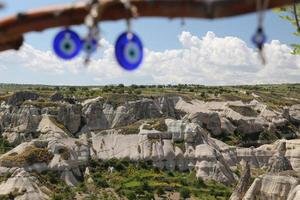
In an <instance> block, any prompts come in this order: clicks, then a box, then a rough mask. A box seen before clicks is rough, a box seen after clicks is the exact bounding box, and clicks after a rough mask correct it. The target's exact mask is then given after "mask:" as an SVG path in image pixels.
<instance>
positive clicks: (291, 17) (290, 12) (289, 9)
mask: <svg viewBox="0 0 300 200" xmlns="http://www.w3.org/2000/svg"><path fill="white" fill-rule="evenodd" d="M277 11H279V12H283V13H284V15H282V16H280V17H281V18H283V19H285V20H287V21H289V22H290V23H291V24H292V25H293V26H294V27H295V29H296V31H295V32H294V35H295V36H298V37H299V36H300V30H298V28H297V24H296V19H295V14H294V7H293V6H285V7H282V8H279V9H277ZM296 12H297V15H298V16H297V17H298V21H300V18H299V13H300V6H299V4H297V5H296ZM292 47H294V50H293V53H294V54H300V44H292Z"/></svg>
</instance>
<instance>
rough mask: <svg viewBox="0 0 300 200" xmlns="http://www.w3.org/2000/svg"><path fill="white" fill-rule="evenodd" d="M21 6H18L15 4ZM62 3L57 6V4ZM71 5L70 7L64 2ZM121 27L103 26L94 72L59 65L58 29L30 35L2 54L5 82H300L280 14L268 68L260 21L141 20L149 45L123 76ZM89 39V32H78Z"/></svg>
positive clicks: (0, 78)
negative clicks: (258, 34)
mask: <svg viewBox="0 0 300 200" xmlns="http://www.w3.org/2000/svg"><path fill="white" fill-rule="evenodd" d="M29 1H30V2H31V4H30V3H28V2H27V1H26V2H27V4H25V3H19V4H18V6H17V7H13V8H12V6H11V5H12V2H14V1H7V9H6V10H4V11H3V12H2V13H1V15H0V16H5V15H9V14H11V13H14V12H18V11H20V10H26V9H28V4H29V5H30V6H31V7H30V8H32V7H39V6H43V5H48V4H50V1H49V2H48V1H45V2H44V1H43V4H42V3H40V2H41V1H37V0H36V1H35V0H29ZM15 2H17V1H15ZM57 2H62V1H51V4H52V3H57ZM65 2H68V1H65ZM124 24H125V23H124V22H123V21H119V22H115V23H103V24H100V25H101V27H102V30H103V38H102V40H101V44H102V48H101V50H99V51H98V52H97V54H96V55H95V56H94V57H93V59H92V62H91V63H90V65H89V66H84V65H83V57H82V55H81V56H78V57H77V58H76V59H74V60H72V61H63V60H60V59H59V58H57V57H56V56H55V55H54V54H53V52H52V48H51V43H52V38H53V36H54V35H55V33H56V32H57V31H58V30H59V29H54V30H48V31H44V32H42V33H30V34H27V35H26V37H25V44H24V45H23V47H22V48H21V49H20V50H19V51H17V52H16V51H6V52H3V53H0V61H1V62H0V82H6V83H32V84H35V83H39V84H52V85H55V84H67V85H104V84H118V83H125V84H177V83H193V84H205V85H228V84H230V85H231V84H257V83H285V82H300V56H295V55H292V54H291V53H290V52H291V48H290V47H289V44H291V43H295V42H299V38H296V37H294V36H293V35H292V32H293V27H291V25H290V24H288V23H287V22H285V21H283V20H281V19H280V18H279V17H278V15H277V14H274V13H273V12H268V14H267V18H266V21H265V28H266V32H267V35H268V43H267V44H266V46H265V52H264V53H265V57H266V60H267V64H266V65H262V64H261V62H260V60H259V57H258V53H257V51H256V49H255V48H254V47H253V45H252V44H251V41H250V39H249V38H251V36H252V34H253V32H254V31H255V27H256V15H255V14H252V15H246V16H240V17H235V18H229V19H221V20H214V21H210V20H195V19H186V25H185V26H183V27H182V26H180V20H173V21H169V20H166V19H157V18H155V19H140V20H138V21H135V22H134V24H133V25H134V30H135V32H136V33H138V34H139V35H140V37H141V38H142V40H143V42H144V44H145V59H144V61H143V64H142V65H141V66H140V67H139V68H138V69H137V70H135V71H134V72H126V71H124V70H122V69H121V68H120V67H119V66H118V64H117V63H116V61H115V58H114V48H113V44H114V40H115V38H116V37H117V36H118V34H120V33H121V32H122V31H124V29H125V25H124ZM72 28H73V29H74V30H76V31H78V32H79V33H80V34H85V32H86V30H85V28H84V27H83V26H78V27H72Z"/></svg>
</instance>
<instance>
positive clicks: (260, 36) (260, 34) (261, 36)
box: [252, 0, 268, 64]
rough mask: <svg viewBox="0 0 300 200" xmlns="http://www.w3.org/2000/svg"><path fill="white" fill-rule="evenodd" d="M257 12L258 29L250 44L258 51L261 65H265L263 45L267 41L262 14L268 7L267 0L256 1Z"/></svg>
mask: <svg viewBox="0 0 300 200" xmlns="http://www.w3.org/2000/svg"><path fill="white" fill-rule="evenodd" d="M256 6H257V12H258V28H257V30H256V32H255V34H254V35H253V37H252V42H253V44H255V46H256V47H257V48H258V50H259V55H260V58H261V61H262V63H263V64H265V63H266V59H265V56H264V53H263V47H264V44H265V43H266V41H267V37H266V34H265V33H264V29H263V21H264V12H265V10H266V9H267V6H268V0H257V1H256Z"/></svg>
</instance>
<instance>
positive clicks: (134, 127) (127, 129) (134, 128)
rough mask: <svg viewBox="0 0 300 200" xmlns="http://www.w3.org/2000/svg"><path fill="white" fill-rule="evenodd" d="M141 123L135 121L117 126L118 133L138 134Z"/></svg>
mask: <svg viewBox="0 0 300 200" xmlns="http://www.w3.org/2000/svg"><path fill="white" fill-rule="evenodd" d="M141 124H142V121H137V122H135V123H132V124H129V125H127V126H123V127H120V128H118V130H119V133H120V134H123V135H129V134H138V133H139V132H140V129H139V128H140V126H141Z"/></svg>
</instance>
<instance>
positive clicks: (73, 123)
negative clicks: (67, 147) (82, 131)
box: [57, 104, 81, 134]
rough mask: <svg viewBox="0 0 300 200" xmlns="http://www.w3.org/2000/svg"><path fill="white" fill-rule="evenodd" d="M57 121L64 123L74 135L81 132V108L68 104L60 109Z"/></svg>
mask: <svg viewBox="0 0 300 200" xmlns="http://www.w3.org/2000/svg"><path fill="white" fill-rule="evenodd" d="M57 120H58V121H59V122H60V123H62V124H63V125H64V126H65V127H66V128H67V129H68V130H69V131H70V133H72V134H75V133H76V132H77V131H79V128H80V126H81V106H80V105H76V104H66V105H63V106H60V107H59V108H58V113H57Z"/></svg>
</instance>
